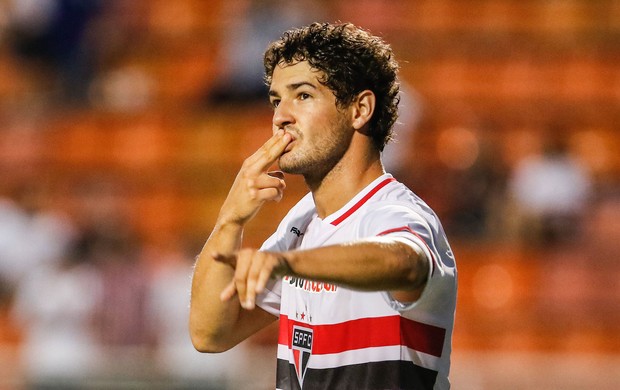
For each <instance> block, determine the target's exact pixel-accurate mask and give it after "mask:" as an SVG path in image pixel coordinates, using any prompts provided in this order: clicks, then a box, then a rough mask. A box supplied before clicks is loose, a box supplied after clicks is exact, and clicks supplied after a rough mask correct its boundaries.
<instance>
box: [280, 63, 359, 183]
mask: <svg viewBox="0 0 620 390" xmlns="http://www.w3.org/2000/svg"><path fill="white" fill-rule="evenodd" d="M321 76H322V73H321V72H319V71H316V70H314V69H312V68H311V67H310V65H309V64H308V62H306V61H303V62H298V63H295V64H293V65H286V64H280V65H278V66H277V67H276V68H275V70H274V72H273V77H272V82H271V87H270V89H269V96H270V101H271V104H272V106H273V109H274V114H273V131H274V132H275V131H277V130H278V129H284V130H285V131H287V132H288V133H290V134H291V135H292V136H293V140H292V141H291V143H290V144H289V145H288V146H287V147H286V149H285V151H284V153H283V154H282V156H280V160H279V165H280V169H282V170H283V171H284V172H287V173H295V174H301V175H304V176H306V178H312V177H319V178H320V177H323V176H324V175H325V174H327V173H328V172H329V171H330V170H331V169H332V168H333V167H334V166H335V165H336V164H337V163H338V161H340V159H341V158H342V156H343V155H344V153H345V152H346V150H347V149H348V147H349V143H350V142H351V137H352V135H353V133H354V130H353V127H352V126H351V121H350V119H349V118H350V115H349V111H348V110H347V109H338V108H337V107H336V97H335V96H334V94H333V92H332V91H331V90H330V89H329V88H327V87H326V86H324V85H323V84H321V83H320V82H319V78H320V77H321Z"/></svg>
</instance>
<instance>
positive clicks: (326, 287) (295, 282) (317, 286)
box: [284, 276, 338, 293]
mask: <svg viewBox="0 0 620 390" xmlns="http://www.w3.org/2000/svg"><path fill="white" fill-rule="evenodd" d="M284 282H285V283H288V284H289V285H291V286H292V287H295V288H296V289H299V290H304V291H307V292H311V293H320V292H323V291H325V292H336V290H338V286H336V285H335V284H331V283H324V282H315V281H312V280H307V279H303V278H297V277H295V276H285V277H284Z"/></svg>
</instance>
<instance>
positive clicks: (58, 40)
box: [8, 0, 105, 105]
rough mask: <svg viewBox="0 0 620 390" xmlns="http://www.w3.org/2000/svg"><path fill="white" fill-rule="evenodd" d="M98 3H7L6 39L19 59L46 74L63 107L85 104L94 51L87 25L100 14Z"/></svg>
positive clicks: (86, 0) (66, 0)
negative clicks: (7, 31)
mask: <svg viewBox="0 0 620 390" xmlns="http://www.w3.org/2000/svg"><path fill="white" fill-rule="evenodd" d="M104 4H105V1H102V0H79V1H75V0H11V1H9V3H8V5H9V6H8V15H9V18H8V20H9V29H8V30H9V33H10V34H9V37H10V42H11V45H12V47H13V49H14V50H15V52H16V53H17V54H18V55H19V56H20V57H21V58H23V59H25V60H28V61H31V62H32V63H34V64H36V65H41V69H42V70H43V69H45V70H49V71H50V72H51V74H52V79H55V81H56V84H55V85H52V89H53V91H52V92H53V94H52V96H53V97H54V98H59V99H60V101H61V102H63V103H66V104H74V105H81V104H84V102H86V101H87V95H88V89H89V86H90V83H91V81H92V80H93V78H94V76H95V68H96V48H97V45H96V44H94V42H93V38H94V36H93V35H89V31H90V28H91V23H92V22H93V21H94V20H96V18H97V16H98V15H99V14H100V13H101V11H102V9H103V7H104Z"/></svg>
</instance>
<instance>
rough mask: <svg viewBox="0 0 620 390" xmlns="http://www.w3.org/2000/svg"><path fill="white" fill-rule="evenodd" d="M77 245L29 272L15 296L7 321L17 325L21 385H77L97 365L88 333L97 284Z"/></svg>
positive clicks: (92, 334)
mask: <svg viewBox="0 0 620 390" xmlns="http://www.w3.org/2000/svg"><path fill="white" fill-rule="evenodd" d="M82 247H83V243H82V240H76V241H75V242H74V243H73V249H72V250H70V251H68V252H67V253H65V254H64V255H63V257H62V259H60V260H61V261H59V262H57V263H53V264H44V265H41V266H37V267H33V268H32V269H30V270H29V272H28V274H27V276H25V277H24V278H23V281H22V282H21V283H20V284H19V287H18V288H17V291H16V297H15V304H14V308H13V316H14V318H15V320H16V321H17V323H18V324H20V326H21V328H22V330H23V333H24V340H23V345H22V346H21V355H22V363H23V368H24V373H25V375H26V376H25V380H26V382H27V384H28V385H29V386H33V387H34V388H39V387H43V388H45V387H46V386H56V385H59V386H62V387H63V388H79V387H80V385H79V383H82V381H83V380H84V379H85V378H88V377H89V376H91V375H93V373H95V372H97V370H98V369H99V367H100V365H101V363H102V357H103V355H102V351H101V349H100V343H99V341H98V338H97V336H96V334H95V331H94V329H95V328H94V325H95V323H94V321H95V313H96V307H97V304H98V302H99V301H100V299H101V288H102V285H101V279H100V276H99V273H98V270H97V269H96V267H95V266H94V265H93V264H92V262H91V259H90V258H89V257H88V256H85V253H84V251H83V249H82Z"/></svg>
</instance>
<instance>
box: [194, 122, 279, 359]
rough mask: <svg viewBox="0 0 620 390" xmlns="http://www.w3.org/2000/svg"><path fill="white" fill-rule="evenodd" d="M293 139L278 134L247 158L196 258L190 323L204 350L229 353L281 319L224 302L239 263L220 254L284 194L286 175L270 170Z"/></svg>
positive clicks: (235, 245)
mask: <svg viewBox="0 0 620 390" xmlns="http://www.w3.org/2000/svg"><path fill="white" fill-rule="evenodd" d="M290 140H291V138H290V135H288V134H285V133H284V132H282V131H279V132H276V133H275V134H274V136H273V137H271V138H270V139H269V140H268V141H267V142H266V143H265V144H264V145H263V146H262V147H261V148H260V149H259V150H257V151H256V152H255V153H254V154H253V155H252V156H250V157H248V158H247V159H246V160H245V161H244V162H243V165H242V167H241V170H240V171H239V174H238V175H237V177H236V179H235V181H234V183H233V185H232V187H231V189H230V192H229V193H228V196H227V197H226V200H225V201H224V204H223V205H222V208H221V209H220V213H219V216H218V219H217V222H216V224H215V227H214V229H213V231H212V232H211V235H210V236H209V239H208V240H207V242H206V243H205V245H204V247H203V249H202V251H201V253H200V255H199V256H198V258H197V260H196V265H195V268H194V274H193V278H192V291H191V303H190V319H189V326H190V336H191V340H192V343H193V344H194V347H195V348H196V349H197V350H199V351H201V352H221V351H225V350H227V349H229V348H231V347H233V346H235V345H236V344H238V343H239V342H241V341H243V340H244V339H246V338H247V337H248V336H250V335H252V334H253V333H255V332H256V331H258V330H259V329H261V328H263V327H265V326H266V325H267V324H269V323H271V322H273V321H274V320H275V319H276V318H275V317H274V316H272V315H271V314H269V313H267V312H265V311H263V310H255V311H252V312H248V311H246V310H241V306H240V304H239V301H237V300H228V301H222V300H221V298H220V295H221V292H222V290H223V289H224V288H225V287H226V285H227V284H228V283H229V282H230V280H231V279H232V278H233V276H234V275H235V270H234V266H235V264H224V263H222V262H219V261H216V260H215V259H214V257H217V256H222V255H232V254H234V253H235V252H236V251H238V250H239V248H240V247H241V239H242V235H243V229H244V226H245V224H246V223H247V222H248V221H249V220H250V219H252V217H254V215H256V213H257V212H258V210H259V209H260V207H261V206H262V205H263V204H264V202H266V201H279V200H280V199H281V198H282V194H283V191H284V187H285V184H284V181H283V177H282V176H281V175H279V174H270V173H268V172H267V170H268V169H269V168H270V167H271V165H272V164H273V163H274V162H275V161H276V160H277V159H278V157H279V156H280V155H281V154H282V152H283V151H284V149H285V148H286V146H287V145H288V143H289V142H290Z"/></svg>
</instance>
